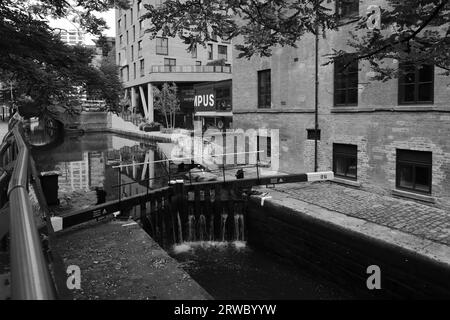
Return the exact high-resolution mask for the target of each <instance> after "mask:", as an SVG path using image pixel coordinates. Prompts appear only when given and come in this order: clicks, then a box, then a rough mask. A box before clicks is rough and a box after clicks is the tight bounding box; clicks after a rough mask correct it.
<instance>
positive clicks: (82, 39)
mask: <svg viewBox="0 0 450 320" xmlns="http://www.w3.org/2000/svg"><path fill="white" fill-rule="evenodd" d="M58 32H59V36H60V38H61V41H62V42H65V43H67V44H68V45H72V46H75V45H84V44H85V43H86V35H85V33H84V32H83V31H82V30H80V29H69V30H64V29H61V30H59V31H58Z"/></svg>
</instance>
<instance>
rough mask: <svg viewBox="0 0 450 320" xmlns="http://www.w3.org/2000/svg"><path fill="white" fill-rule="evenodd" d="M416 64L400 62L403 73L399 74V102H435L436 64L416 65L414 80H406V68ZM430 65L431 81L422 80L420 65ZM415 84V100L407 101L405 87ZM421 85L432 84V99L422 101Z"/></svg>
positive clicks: (411, 103) (400, 69)
mask: <svg viewBox="0 0 450 320" xmlns="http://www.w3.org/2000/svg"><path fill="white" fill-rule="evenodd" d="M412 65H414V64H413V63H408V62H404V63H400V64H399V71H400V73H401V74H399V76H398V104H399V105H430V104H434V89H435V81H434V80H435V79H434V77H435V66H434V65H421V66H417V65H414V82H413V83H410V82H406V81H405V76H406V75H405V73H404V70H405V68H406V67H408V66H412ZM422 66H429V67H431V81H420V67H422ZM408 85H409V86H412V85H414V101H405V97H406V95H405V92H406V90H405V87H406V86H408ZM421 85H431V100H429V101H425V100H423V101H421V100H419V88H420V86H421Z"/></svg>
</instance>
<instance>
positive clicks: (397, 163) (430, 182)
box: [395, 149, 433, 195]
mask: <svg viewBox="0 0 450 320" xmlns="http://www.w3.org/2000/svg"><path fill="white" fill-rule="evenodd" d="M402 152H405V153H407V152H409V153H422V154H423V155H425V153H427V154H429V157H430V163H427V162H424V161H420V160H400V157H401V155H400V154H401V153H402ZM395 156H396V157H395V188H396V189H398V190H404V191H408V192H413V193H418V194H423V195H431V194H432V191H433V153H432V152H430V151H418V150H408V149H396V155H395ZM427 156H428V155H427ZM402 165H403V166H410V167H412V181H413V187H412V188H408V187H404V186H401V185H400V178H401V176H400V172H401V167H402ZM416 167H422V168H426V169H427V171H428V181H427V182H428V186H429V191H423V190H418V189H416V184H417V181H416Z"/></svg>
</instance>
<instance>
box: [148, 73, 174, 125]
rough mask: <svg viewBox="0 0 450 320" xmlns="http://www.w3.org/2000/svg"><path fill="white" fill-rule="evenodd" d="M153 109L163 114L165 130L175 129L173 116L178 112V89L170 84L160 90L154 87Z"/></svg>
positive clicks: (165, 84) (164, 85)
mask: <svg viewBox="0 0 450 320" xmlns="http://www.w3.org/2000/svg"><path fill="white" fill-rule="evenodd" d="M153 90H154V108H155V110H159V111H160V112H161V113H162V114H164V119H165V121H166V128H174V127H175V115H176V112H177V111H178V110H180V101H179V100H178V88H177V86H176V85H175V84H174V83H172V85H169V84H168V83H167V82H166V83H164V84H163V86H162V88H161V90H159V89H158V88H156V87H154V89H153Z"/></svg>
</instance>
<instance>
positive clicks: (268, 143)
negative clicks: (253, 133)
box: [256, 136, 272, 161]
mask: <svg viewBox="0 0 450 320" xmlns="http://www.w3.org/2000/svg"><path fill="white" fill-rule="evenodd" d="M264 140H265V141H264ZM261 144H262V146H261ZM261 149H265V150H261ZM256 150H257V151H258V153H257V156H256V158H257V160H258V161H261V159H263V160H268V158H270V157H271V156H272V138H271V137H267V136H258V137H257V139H256ZM260 151H263V152H260Z"/></svg>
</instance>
